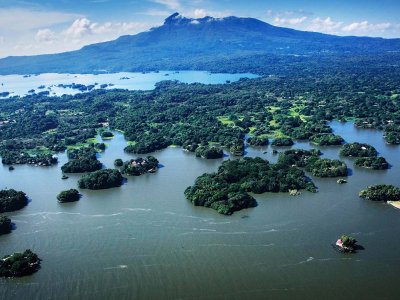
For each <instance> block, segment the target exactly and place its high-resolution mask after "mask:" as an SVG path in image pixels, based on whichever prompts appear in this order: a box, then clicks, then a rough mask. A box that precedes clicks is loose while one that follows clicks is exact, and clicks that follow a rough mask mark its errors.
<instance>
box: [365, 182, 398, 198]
mask: <svg viewBox="0 0 400 300" xmlns="http://www.w3.org/2000/svg"><path fill="white" fill-rule="evenodd" d="M359 196H360V197H361V198H364V199H366V200H372V201H385V202H387V201H400V188H398V187H395V186H393V185H387V184H378V185H372V186H369V187H367V188H366V189H364V190H362V191H361V192H360V194H359Z"/></svg>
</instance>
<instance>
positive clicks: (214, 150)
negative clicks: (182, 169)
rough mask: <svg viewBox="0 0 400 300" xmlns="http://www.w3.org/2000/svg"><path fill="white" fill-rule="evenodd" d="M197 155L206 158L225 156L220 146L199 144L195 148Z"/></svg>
mask: <svg viewBox="0 0 400 300" xmlns="http://www.w3.org/2000/svg"><path fill="white" fill-rule="evenodd" d="M195 153H196V156H197V157H201V158H205V159H216V158H222V157H224V151H223V150H222V148H221V147H218V146H208V145H207V146H199V147H197V148H196V150H195Z"/></svg>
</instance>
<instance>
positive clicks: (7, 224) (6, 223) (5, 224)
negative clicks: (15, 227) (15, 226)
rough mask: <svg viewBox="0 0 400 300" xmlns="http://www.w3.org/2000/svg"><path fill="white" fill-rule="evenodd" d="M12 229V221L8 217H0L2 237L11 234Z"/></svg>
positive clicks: (0, 233)
mask: <svg viewBox="0 0 400 300" xmlns="http://www.w3.org/2000/svg"><path fill="white" fill-rule="evenodd" d="M11 229H12V223H11V219H10V218H8V217H7V216H0V235H2V234H6V233H10V232H11Z"/></svg>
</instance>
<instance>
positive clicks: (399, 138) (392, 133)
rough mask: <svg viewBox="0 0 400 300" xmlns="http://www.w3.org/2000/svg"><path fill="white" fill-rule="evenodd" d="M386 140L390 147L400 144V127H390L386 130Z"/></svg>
mask: <svg viewBox="0 0 400 300" xmlns="http://www.w3.org/2000/svg"><path fill="white" fill-rule="evenodd" d="M383 136H384V138H385V140H386V143H388V144H390V145H399V144H400V126H399V125H394V124H392V125H389V126H387V127H386V128H385V132H384V135H383Z"/></svg>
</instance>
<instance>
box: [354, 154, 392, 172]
mask: <svg viewBox="0 0 400 300" xmlns="http://www.w3.org/2000/svg"><path fill="white" fill-rule="evenodd" d="M354 164H355V165H356V166H358V167H362V168H367V169H374V170H386V169H389V163H388V162H387V161H386V159H385V158H384V157H381V156H380V157H359V158H357V159H356V160H355V162H354Z"/></svg>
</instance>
